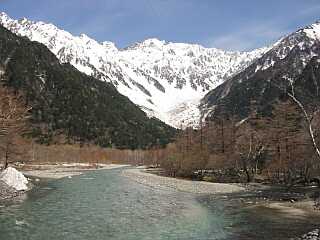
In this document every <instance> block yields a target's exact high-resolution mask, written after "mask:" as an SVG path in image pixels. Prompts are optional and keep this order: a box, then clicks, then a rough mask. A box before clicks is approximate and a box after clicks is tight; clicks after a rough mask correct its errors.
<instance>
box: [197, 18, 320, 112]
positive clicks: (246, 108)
mask: <svg viewBox="0 0 320 240" xmlns="http://www.w3.org/2000/svg"><path fill="white" fill-rule="evenodd" d="M319 56H320V22H316V23H315V24H312V25H310V26H308V27H306V28H303V29H300V30H298V31H297V32H295V33H292V34H291V35H289V36H287V37H285V38H283V39H281V40H280V41H278V42H277V43H276V44H275V45H274V46H273V47H272V49H270V50H269V51H268V52H267V53H266V54H264V55H263V56H262V57H261V58H259V59H258V60H256V61H255V62H254V63H253V64H252V65H250V66H249V67H248V68H246V69H245V70H244V71H242V72H241V73H239V74H237V75H236V76H234V77H233V78H231V79H229V80H227V81H226V82H225V83H223V84H221V85H220V86H219V87H217V88H216V89H214V90H212V91H210V92H209V93H208V94H207V95H206V96H205V97H204V99H203V100H202V105H201V106H202V107H201V108H202V114H203V115H204V116H209V117H210V116H213V115H217V114H220V113H221V112H222V111H223V112H227V113H228V114H235V115H237V116H239V117H240V118H245V117H247V116H248V114H249V112H250V102H252V101H254V102H255V103H256V104H257V105H258V107H259V109H260V111H262V112H266V113H267V112H270V111H271V105H272V104H273V103H275V102H276V101H278V100H279V99H281V98H282V97H285V96H283V95H284V91H283V90H281V89H284V88H291V87H294V88H296V90H297V91H299V94H300V96H302V98H303V99H301V100H302V101H305V102H306V103H308V102H309V103H310V102H311V101H310V99H309V100H308V97H307V96H308V91H312V89H313V90H314V89H318V88H319V87H318V86H320V79H319V75H318V77H316V72H313V73H312V71H311V70H310V69H316V68H317V65H318V63H319ZM310 73H312V74H314V75H313V77H312V81H311V80H310V79H311V77H310ZM308 79H309V80H308ZM309 93H310V92H309Z"/></svg>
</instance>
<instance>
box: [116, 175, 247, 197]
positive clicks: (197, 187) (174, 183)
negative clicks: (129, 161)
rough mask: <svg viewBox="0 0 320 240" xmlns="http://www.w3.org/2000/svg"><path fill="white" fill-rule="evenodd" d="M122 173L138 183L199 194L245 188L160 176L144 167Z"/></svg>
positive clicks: (229, 191) (231, 191) (230, 191)
mask: <svg viewBox="0 0 320 240" xmlns="http://www.w3.org/2000/svg"><path fill="white" fill-rule="evenodd" d="M122 175H123V176H125V177H128V178H130V179H132V180H134V181H136V182H138V183H141V184H144V185H148V186H150V187H154V188H163V187H166V188H171V189H174V190H177V191H182V192H189V193H197V194H217V193H233V192H239V191H243V190H245V188H243V187H241V186H238V185H235V184H223V183H209V182H201V181H190V180H183V179H177V178H170V177H163V176H158V175H155V174H152V173H147V172H145V170H143V169H125V170H123V171H122Z"/></svg>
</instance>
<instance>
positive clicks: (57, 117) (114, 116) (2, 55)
mask: <svg viewBox="0 0 320 240" xmlns="http://www.w3.org/2000/svg"><path fill="white" fill-rule="evenodd" d="M0 70H1V71H0V74H1V75H0V76H1V80H2V83H3V84H4V85H5V86H8V87H10V88H12V89H14V90H15V91H17V92H22V93H23V94H24V96H25V101H26V102H25V104H26V105H29V106H31V107H32V110H31V115H32V116H31V118H30V122H31V126H32V136H33V137H35V138H36V139H37V140H38V141H39V142H41V143H51V142H53V141H54V139H56V138H57V137H58V136H59V138H60V139H61V136H63V138H65V141H66V142H80V143H88V142H90V143H94V144H98V145H100V146H103V147H117V148H147V147H150V146H152V145H164V144H166V143H168V142H170V140H171V138H172V137H173V136H174V134H175V129H173V128H171V127H169V126H167V125H166V124H164V123H162V122H161V121H159V120H157V119H149V118H148V117H147V116H146V114H145V113H144V112H142V111H141V110H140V109H139V108H138V107H137V106H136V105H135V104H133V103H132V102H130V100H129V99H128V98H127V97H124V96H122V95H121V94H119V93H118V92H117V91H116V89H115V88H114V87H113V86H112V85H111V84H108V83H106V82H102V81H99V80H96V79H94V78H92V77H89V76H87V75H85V74H83V73H81V72H79V71H78V70H76V69H75V68H74V67H72V66H71V65H70V64H60V63H59V61H58V59H57V58H56V57H55V55H54V54H53V53H51V52H50V51H49V50H48V49H47V48H46V47H45V46H44V45H42V44H40V43H37V42H31V41H29V40H28V39H27V38H23V37H18V36H16V35H15V34H13V33H11V32H9V31H8V30H6V29H5V28H3V27H1V26H0Z"/></svg>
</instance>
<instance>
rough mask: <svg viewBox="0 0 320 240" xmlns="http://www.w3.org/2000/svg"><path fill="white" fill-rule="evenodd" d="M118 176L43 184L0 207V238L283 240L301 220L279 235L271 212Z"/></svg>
mask: <svg viewBox="0 0 320 240" xmlns="http://www.w3.org/2000/svg"><path fill="white" fill-rule="evenodd" d="M120 172H121V170H106V171H95V172H88V173H86V174H84V175H82V176H76V177H73V178H71V179H68V178H66V179H61V180H52V181H48V182H43V183H41V184H40V185H39V186H37V187H35V188H34V189H33V190H32V191H31V192H29V193H28V194H26V195H25V196H23V197H22V198H23V199H16V200H14V201H13V202H6V203H0V205H2V206H1V207H0V240H11V239H12V240H20V239H32V240H44V239H50V240H64V239H75V240H83V239H95V240H98V239H110V240H113V239H116V240H118V239H119V240H122V239H123V240H143V239H152V240H158V239H159V240H160V239H199V240H207V239H229V240H231V239H282V238H281V237H280V236H283V237H286V235H287V233H286V232H288V231H287V229H286V228H288V224H289V225H290V226H291V227H292V226H293V225H292V224H293V223H295V224H300V223H302V222H303V221H304V220H301V221H300V222H299V221H297V220H294V221H293V223H291V222H290V221H289V220H286V221H285V222H284V223H281V221H279V222H280V223H277V226H278V225H280V226H279V227H278V228H277V229H276V230H275V231H278V233H279V234H278V233H277V232H273V231H272V229H271V231H270V229H269V230H268V227H266V224H268V226H269V228H270V224H272V223H274V221H273V220H272V219H273V218H272V217H274V216H275V215H274V213H270V212H268V211H267V212H263V211H265V210H261V211H260V212H262V213H260V214H259V213H256V212H252V211H251V210H246V211H245V210H241V209H239V208H238V207H237V206H236V205H235V203H232V204H231V203H230V202H228V201H226V200H224V198H220V199H219V198H213V197H210V196H206V197H199V196H196V195H192V194H186V193H181V192H175V191H172V190H170V189H168V190H166V189H162V190H157V189H153V188H150V187H147V186H144V185H140V184H137V183H134V182H133V181H130V180H128V179H126V178H124V177H122V176H121V175H120ZM255 211H256V210H255ZM253 224H256V225H257V227H254V226H255V225H253ZM281 224H282V225H281ZM281 226H282V227H281ZM290 226H289V227H290ZM297 226H298V225H297ZM271 227H272V226H271ZM300 230H301V232H302V229H300ZM259 232H260V233H261V234H260V233H259ZM259 234H260V235H259ZM289 235H290V233H289ZM273 236H278V238H273ZM257 237H259V238H257ZM283 239H285V238H283Z"/></svg>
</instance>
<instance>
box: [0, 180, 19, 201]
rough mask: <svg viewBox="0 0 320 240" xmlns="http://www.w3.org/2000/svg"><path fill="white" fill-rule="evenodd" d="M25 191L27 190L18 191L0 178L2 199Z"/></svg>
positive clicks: (0, 198)
mask: <svg viewBox="0 0 320 240" xmlns="http://www.w3.org/2000/svg"><path fill="white" fill-rule="evenodd" d="M24 193H25V191H17V190H15V189H14V188H12V187H10V186H9V185H8V184H6V183H5V182H3V181H1V180H0V201H1V200H6V199H11V198H14V197H18V196H20V195H21V194H24Z"/></svg>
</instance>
